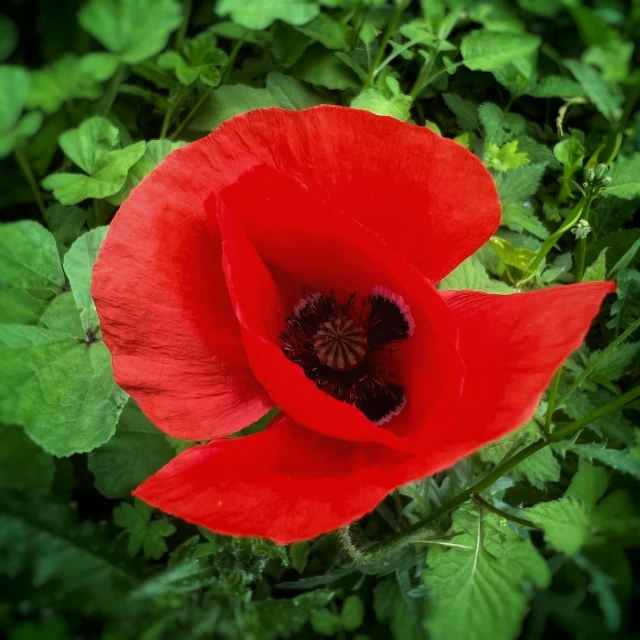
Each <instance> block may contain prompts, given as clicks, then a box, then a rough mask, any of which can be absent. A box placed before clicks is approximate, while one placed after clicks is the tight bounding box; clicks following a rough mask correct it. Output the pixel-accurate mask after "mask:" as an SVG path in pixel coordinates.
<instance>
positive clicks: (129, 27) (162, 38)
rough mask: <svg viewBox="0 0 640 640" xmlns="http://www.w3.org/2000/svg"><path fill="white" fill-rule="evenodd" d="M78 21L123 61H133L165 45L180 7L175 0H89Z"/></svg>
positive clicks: (178, 14) (148, 55)
mask: <svg viewBox="0 0 640 640" xmlns="http://www.w3.org/2000/svg"><path fill="white" fill-rule="evenodd" d="M78 21H79V22H80V24H81V25H82V28H83V29H84V30H85V31H88V32H89V33H90V34H91V35H92V36H93V37H94V38H95V39H96V40H98V41H99V42H100V43H101V44H102V45H103V46H104V47H105V48H106V49H108V50H109V51H111V52H112V53H115V54H117V55H118V56H119V58H120V60H122V62H125V63H127V64H136V63H138V62H142V61H143V60H146V59H147V58H150V57H151V56H153V55H155V54H156V53H158V52H160V51H162V49H164V48H165V47H166V45H167V42H168V41H169V35H170V34H171V32H172V31H173V30H174V29H177V28H178V26H179V25H180V23H181V22H182V9H181V7H180V3H178V2H177V1H176V0H90V1H89V2H87V3H86V4H85V5H84V6H82V7H81V9H80V11H78Z"/></svg>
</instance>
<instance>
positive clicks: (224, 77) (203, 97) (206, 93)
mask: <svg viewBox="0 0 640 640" xmlns="http://www.w3.org/2000/svg"><path fill="white" fill-rule="evenodd" d="M246 37H247V33H246V32H245V33H243V34H242V37H241V38H240V39H239V40H238V41H237V42H236V44H235V45H234V47H233V49H232V50H231V53H230V54H229V58H228V60H227V62H226V64H225V67H224V70H223V72H222V80H221V81H220V84H224V83H225V82H226V81H227V78H228V76H229V72H230V71H231V68H232V67H233V63H234V62H235V60H236V57H237V56H238V52H239V51H240V48H241V47H242V45H243V44H244V41H245V38H246ZM214 90H215V87H208V88H207V89H206V91H203V92H202V95H201V96H200V97H199V98H198V100H197V101H196V103H195V104H194V105H193V107H191V110H190V111H189V113H188V114H187V116H186V117H185V119H184V120H183V121H182V122H181V123H180V124H179V125H178V126H177V127H176V129H175V131H174V132H173V133H172V134H171V135H170V136H169V140H175V139H176V138H177V137H178V136H179V135H180V132H181V131H182V130H183V129H184V128H185V127H186V126H187V125H188V124H189V122H191V119H192V118H193V116H195V114H196V113H197V111H198V109H200V107H201V106H202V105H203V104H204V103H205V101H206V99H207V98H208V97H209V96H210V95H211V94H212V93H213V91H214Z"/></svg>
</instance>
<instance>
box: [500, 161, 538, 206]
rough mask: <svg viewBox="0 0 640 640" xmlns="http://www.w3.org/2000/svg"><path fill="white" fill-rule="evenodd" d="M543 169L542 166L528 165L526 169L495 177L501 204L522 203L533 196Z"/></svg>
mask: <svg viewBox="0 0 640 640" xmlns="http://www.w3.org/2000/svg"><path fill="white" fill-rule="evenodd" d="M544 170H545V167H544V165H542V164H529V165H527V166H526V167H520V168H519V169H512V170H511V171H505V172H503V173H499V174H497V175H496V176H495V180H496V186H497V187H498V193H499V194H500V200H501V201H502V202H515V203H518V204H524V202H525V201H526V200H527V199H528V198H531V197H532V196H533V195H535V193H536V191H537V190H538V187H539V185H540V181H541V180H542V176H543V174H544Z"/></svg>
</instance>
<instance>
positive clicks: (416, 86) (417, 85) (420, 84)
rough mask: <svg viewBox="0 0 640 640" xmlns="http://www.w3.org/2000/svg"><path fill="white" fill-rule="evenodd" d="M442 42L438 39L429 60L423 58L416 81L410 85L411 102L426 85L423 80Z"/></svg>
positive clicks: (427, 74)
mask: <svg viewBox="0 0 640 640" xmlns="http://www.w3.org/2000/svg"><path fill="white" fill-rule="evenodd" d="M441 44H442V40H439V41H438V45H437V46H436V48H435V50H434V52H433V55H432V56H431V57H430V58H429V60H428V61H427V60H425V63H424V64H423V65H422V69H420V73H419V74H418V77H417V78H416V81H415V82H414V83H413V87H411V91H410V92H409V96H410V97H411V102H415V99H416V98H417V97H418V94H419V93H420V92H421V91H422V90H423V89H424V88H425V87H426V86H427V83H426V82H425V81H426V79H427V77H428V76H429V72H430V71H431V69H432V67H433V64H434V62H435V61H436V58H437V57H438V54H439V53H440V45H441Z"/></svg>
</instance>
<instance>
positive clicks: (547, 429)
mask: <svg viewBox="0 0 640 640" xmlns="http://www.w3.org/2000/svg"><path fill="white" fill-rule="evenodd" d="M561 377H562V367H560V368H559V369H558V370H557V371H556V373H555V375H554V376H553V380H552V381H551V386H550V387H549V401H548V402H547V413H546V414H545V416H544V427H543V430H544V435H545V436H548V435H549V434H550V433H551V421H552V420H553V413H554V411H555V410H556V405H557V402H558V387H559V386H560V378H561Z"/></svg>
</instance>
